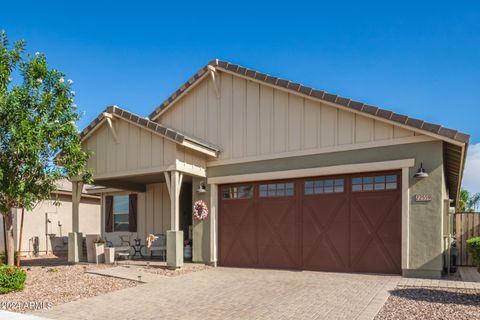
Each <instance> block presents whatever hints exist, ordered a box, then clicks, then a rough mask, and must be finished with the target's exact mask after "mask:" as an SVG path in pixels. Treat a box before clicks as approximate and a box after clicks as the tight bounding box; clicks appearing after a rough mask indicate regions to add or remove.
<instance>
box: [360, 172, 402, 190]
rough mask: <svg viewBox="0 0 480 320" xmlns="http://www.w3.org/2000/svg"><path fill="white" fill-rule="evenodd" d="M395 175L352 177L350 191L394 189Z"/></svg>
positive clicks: (395, 186)
mask: <svg viewBox="0 0 480 320" xmlns="http://www.w3.org/2000/svg"><path fill="white" fill-rule="evenodd" d="M396 189H397V175H382V176H366V177H356V178H353V179H352V191H353V192H360V191H382V190H396Z"/></svg>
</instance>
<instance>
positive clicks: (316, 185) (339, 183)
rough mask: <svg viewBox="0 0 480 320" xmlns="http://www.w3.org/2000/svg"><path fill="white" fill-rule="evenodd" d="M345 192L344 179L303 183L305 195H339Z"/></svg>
mask: <svg viewBox="0 0 480 320" xmlns="http://www.w3.org/2000/svg"><path fill="white" fill-rule="evenodd" d="M344 191H345V180H344V179H324V180H313V181H305V184H304V192H305V194H322V193H341V192H344Z"/></svg>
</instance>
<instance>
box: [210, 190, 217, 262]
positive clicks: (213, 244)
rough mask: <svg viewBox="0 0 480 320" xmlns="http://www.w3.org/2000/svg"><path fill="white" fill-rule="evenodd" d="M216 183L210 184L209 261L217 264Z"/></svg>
mask: <svg viewBox="0 0 480 320" xmlns="http://www.w3.org/2000/svg"><path fill="white" fill-rule="evenodd" d="M217 217H218V185H217V184H210V262H211V264H212V265H213V266H215V267H216V266H217V261H218V257H217V243H218V240H217V234H218V227H217V221H218V219H217Z"/></svg>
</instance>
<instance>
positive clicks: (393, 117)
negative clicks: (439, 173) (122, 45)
mask: <svg viewBox="0 0 480 320" xmlns="http://www.w3.org/2000/svg"><path fill="white" fill-rule="evenodd" d="M212 67H213V68H215V69H219V70H220V71H225V72H227V73H233V74H236V75H239V76H241V77H244V78H247V79H251V80H256V81H258V82H262V83H264V84H267V85H270V86H274V87H278V88H281V89H284V90H285V89H286V90H288V91H291V92H293V93H296V94H299V95H302V96H305V97H311V98H314V99H317V100H320V101H324V102H326V103H329V104H335V105H337V106H339V107H343V108H347V109H351V110H352V111H356V112H360V113H364V114H366V115H368V116H370V117H375V118H378V119H379V120H383V121H385V120H386V121H392V122H394V123H397V124H399V125H403V126H406V127H408V128H411V129H413V130H415V131H424V132H425V133H426V134H430V135H431V134H434V135H436V136H437V137H438V138H440V139H442V138H443V139H444V140H447V139H448V140H449V141H454V142H458V143H460V144H464V143H468V141H469V139H470V136H469V135H468V134H465V133H462V132H460V131H457V130H454V129H450V128H446V127H443V126H441V125H438V124H434V123H430V122H426V121H424V120H420V119H415V118H411V117H408V116H406V115H402V114H398V113H395V112H393V111H390V110H386V109H381V108H378V107H374V106H371V105H368V104H365V103H362V102H358V101H354V100H351V99H349V98H345V97H341V96H338V95H335V94H331V93H327V92H325V91H321V90H317V89H314V88H311V87H307V86H304V85H302V84H300V83H296V82H292V81H289V80H285V79H281V78H277V77H273V76H270V75H268V74H265V73H261V72H258V71H255V70H252V69H248V68H245V67H242V66H239V65H237V64H233V63H230V62H226V61H221V60H218V59H216V60H212V61H210V62H209V63H208V64H207V65H206V66H204V67H203V68H202V69H200V70H199V71H198V72H197V73H195V74H194V75H193V76H192V77H191V78H190V79H188V81H187V82H185V83H184V84H183V85H182V86H181V87H180V88H179V89H178V90H177V91H175V92H174V93H173V94H172V95H170V97H168V98H167V99H166V100H165V101H164V102H163V103H162V104H161V105H159V106H158V107H157V108H156V109H155V110H154V111H153V112H152V113H151V114H150V115H149V116H148V117H149V119H151V120H156V119H157V118H158V117H159V116H160V114H161V113H162V112H164V111H165V110H166V109H167V108H169V106H170V105H172V104H173V103H174V102H176V101H177V100H178V99H179V98H180V96H181V95H182V94H184V93H185V92H186V91H188V89H189V88H190V87H192V86H193V85H195V84H196V83H197V82H198V81H199V80H200V79H203V78H204V77H205V76H206V75H208V73H209V70H211V68H212Z"/></svg>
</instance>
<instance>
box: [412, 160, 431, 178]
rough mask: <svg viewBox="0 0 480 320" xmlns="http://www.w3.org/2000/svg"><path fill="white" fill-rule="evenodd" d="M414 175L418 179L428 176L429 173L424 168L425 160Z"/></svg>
mask: <svg viewBox="0 0 480 320" xmlns="http://www.w3.org/2000/svg"><path fill="white" fill-rule="evenodd" d="M413 177H414V178H418V179H423V178H426V177H428V173H427V172H426V171H425V169H424V168H423V162H422V163H420V168H418V170H417V172H416V173H415V174H414V175H413Z"/></svg>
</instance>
